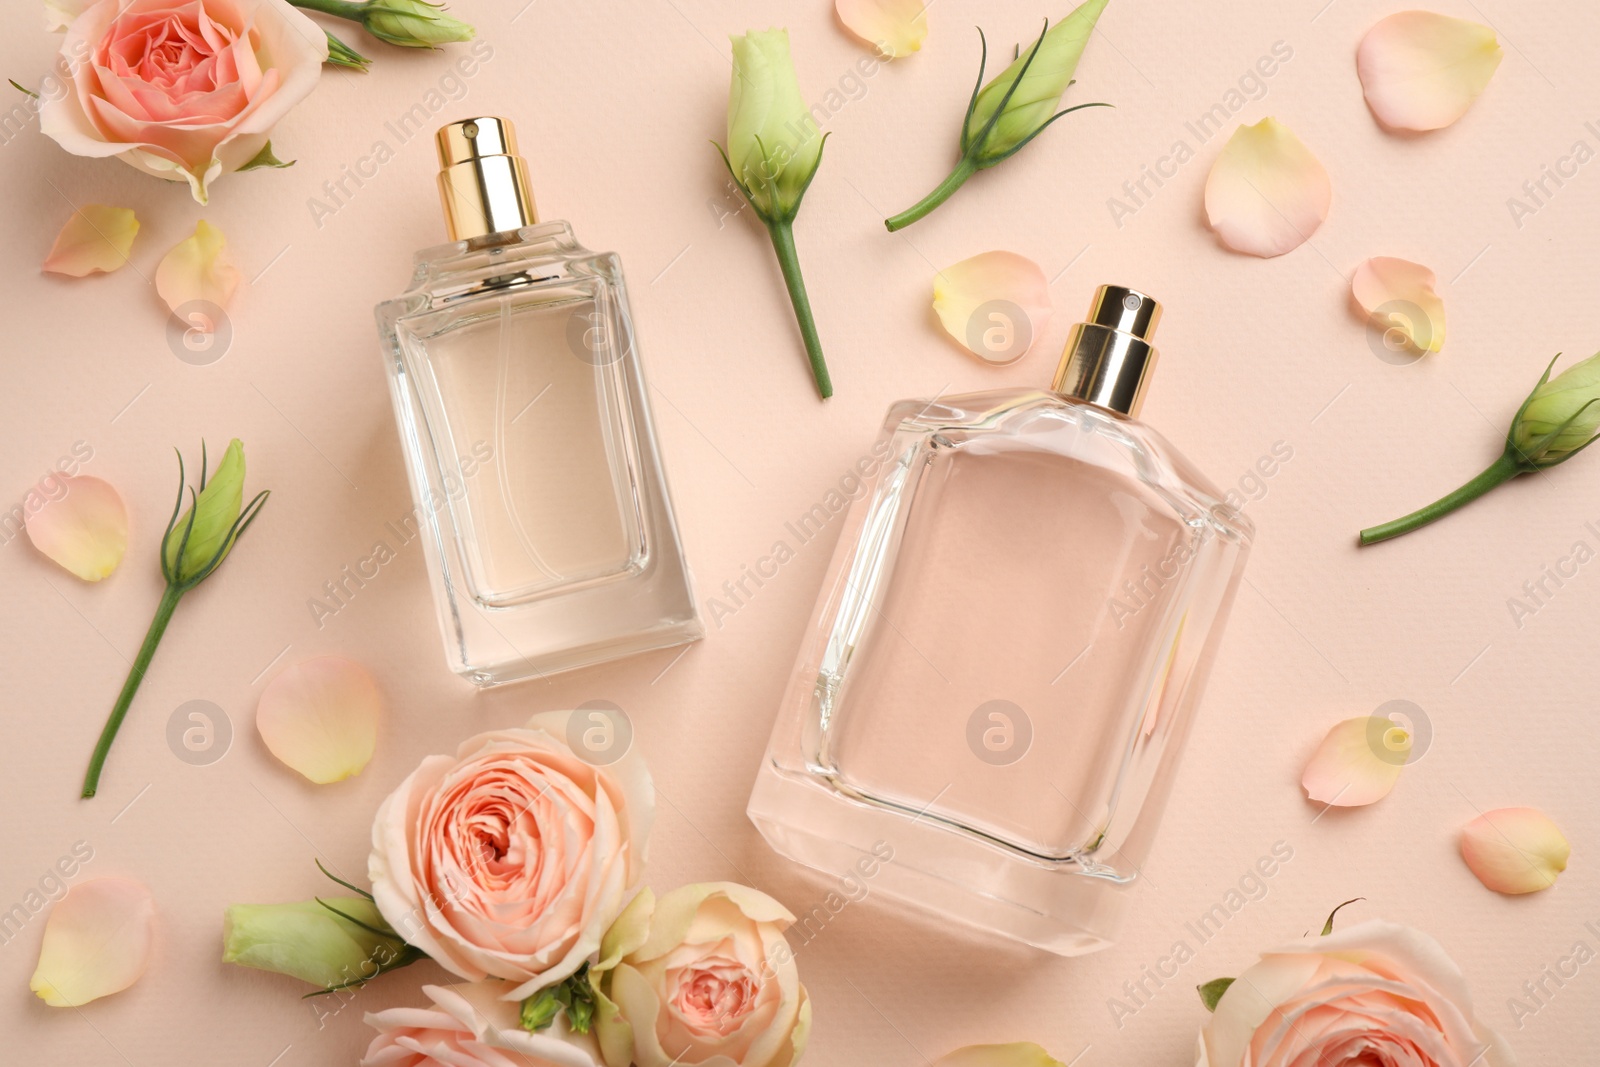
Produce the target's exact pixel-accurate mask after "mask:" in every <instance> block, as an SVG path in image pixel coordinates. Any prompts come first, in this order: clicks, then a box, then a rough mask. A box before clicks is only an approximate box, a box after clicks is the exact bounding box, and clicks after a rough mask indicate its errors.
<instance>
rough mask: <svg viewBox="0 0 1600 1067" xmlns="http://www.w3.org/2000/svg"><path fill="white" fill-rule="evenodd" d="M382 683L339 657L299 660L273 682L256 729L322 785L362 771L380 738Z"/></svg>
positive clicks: (274, 750)
mask: <svg viewBox="0 0 1600 1067" xmlns="http://www.w3.org/2000/svg"><path fill="white" fill-rule="evenodd" d="M381 705H382V700H381V698H380V697H379V695H378V685H377V683H376V682H374V681H373V680H372V675H370V674H368V673H367V671H366V668H364V667H362V666H361V665H360V664H359V663H352V662H351V661H350V660H347V659H341V658H339V657H338V656H322V657H319V658H317V659H310V660H306V661H305V662H304V663H296V664H294V665H293V666H291V667H287V668H285V669H284V670H282V671H280V672H279V673H278V676H277V677H276V678H274V679H272V681H271V682H269V683H267V688H266V690H265V691H264V692H263V693H262V694H261V701H260V703H258V704H257V705H256V729H258V730H260V731H261V739H262V740H263V741H265V742H266V743H267V748H268V749H269V750H271V752H272V754H273V755H274V756H276V757H278V759H279V760H281V761H282V762H283V763H284V764H286V765H287V766H289V767H291V768H293V769H294V770H296V771H299V772H300V773H301V774H303V775H305V776H306V777H307V778H309V779H311V780H312V781H313V782H316V783H317V784H318V785H326V784H328V783H329V782H338V781H342V780H344V779H346V778H349V777H350V776H352V775H356V774H360V773H361V770H362V768H364V767H365V766H366V765H367V761H368V760H370V759H371V758H372V750H373V749H374V748H375V747H376V746H377V743H378V709H379V707H380V706H381Z"/></svg>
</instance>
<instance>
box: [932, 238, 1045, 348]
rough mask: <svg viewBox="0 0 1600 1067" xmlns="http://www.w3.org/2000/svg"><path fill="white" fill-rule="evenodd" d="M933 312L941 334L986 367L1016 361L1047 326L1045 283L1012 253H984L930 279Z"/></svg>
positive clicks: (1041, 274)
mask: <svg viewBox="0 0 1600 1067" xmlns="http://www.w3.org/2000/svg"><path fill="white" fill-rule="evenodd" d="M933 310H934V311H935V312H936V313H937V314H938V316H939V322H940V323H941V324H942V325H943V326H944V328H945V332H946V333H948V334H949V335H950V336H951V337H953V338H955V339H956V341H957V342H958V343H960V344H961V345H962V346H963V347H964V348H966V349H967V351H969V352H971V353H972V354H973V355H975V356H977V357H978V358H979V359H981V360H983V361H984V362H986V363H992V364H996V365H1003V364H1006V363H1013V362H1015V361H1016V360H1019V359H1021V358H1022V356H1023V355H1024V354H1025V353H1026V352H1027V351H1028V349H1029V348H1030V347H1031V346H1032V345H1033V342H1034V341H1036V340H1038V338H1039V336H1040V334H1042V333H1044V329H1045V326H1046V325H1047V324H1048V323H1049V321H1050V310H1051V308H1050V283H1049V282H1048V281H1047V280H1046V279H1045V276H1044V271H1042V270H1040V269H1039V264H1037V263H1035V262H1034V261H1033V260H1031V259H1029V258H1027V257H1026V256H1019V255H1017V254H1016V253H1015V252H984V253H982V254H980V255H976V256H973V257H972V258H971V259H964V260H962V261H961V262H960V263H957V264H955V265H954V266H950V267H946V268H945V269H944V270H942V271H940V272H939V273H938V274H936V275H934V279H933Z"/></svg>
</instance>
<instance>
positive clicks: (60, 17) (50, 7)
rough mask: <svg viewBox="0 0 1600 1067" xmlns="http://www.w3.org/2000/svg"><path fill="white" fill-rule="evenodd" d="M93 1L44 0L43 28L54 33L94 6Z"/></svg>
mask: <svg viewBox="0 0 1600 1067" xmlns="http://www.w3.org/2000/svg"><path fill="white" fill-rule="evenodd" d="M94 2H95V0H44V28H45V30H47V31H48V32H50V33H56V32H58V31H60V30H64V29H66V28H67V27H68V26H70V25H72V21H73V19H76V18H77V17H78V16H79V15H81V14H83V13H84V11H86V10H87V9H88V8H90V7H92V6H93V5H94Z"/></svg>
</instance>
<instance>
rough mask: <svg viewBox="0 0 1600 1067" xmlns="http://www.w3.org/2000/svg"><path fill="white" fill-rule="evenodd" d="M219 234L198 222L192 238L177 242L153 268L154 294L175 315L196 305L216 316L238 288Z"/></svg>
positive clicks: (204, 223) (207, 223) (234, 270)
mask: <svg viewBox="0 0 1600 1067" xmlns="http://www.w3.org/2000/svg"><path fill="white" fill-rule="evenodd" d="M224 243H225V239H224V238H223V236H222V231H221V230H219V229H217V228H216V227H215V226H213V225H211V224H210V223H209V222H207V221H205V220H204V219H201V220H200V222H199V223H198V224H196V226H195V228H194V235H193V236H192V237H189V238H188V239H187V240H184V241H180V242H179V243H178V244H177V245H176V246H175V247H174V248H173V249H172V251H170V252H168V253H167V254H166V255H165V256H163V257H162V259H161V264H160V266H158V267H156V292H158V293H160V294H161V299H162V300H165V301H166V302H167V307H169V308H171V309H172V310H173V311H174V312H176V311H177V310H178V309H179V308H181V307H183V306H184V305H185V304H190V303H195V302H200V303H203V304H205V305H208V310H210V311H211V312H213V313H215V314H220V313H221V312H222V311H223V310H224V309H226V308H227V306H228V304H229V303H230V302H231V301H232V300H233V294H234V291H235V290H237V289H238V288H239V272H238V270H237V269H235V268H234V267H233V265H232V264H230V263H229V262H228V261H227V258H226V256H225V255H224V254H223V245H224Z"/></svg>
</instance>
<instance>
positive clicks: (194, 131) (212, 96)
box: [39, 0, 328, 204]
mask: <svg viewBox="0 0 1600 1067" xmlns="http://www.w3.org/2000/svg"><path fill="white" fill-rule="evenodd" d="M327 58H328V37H327V34H325V33H324V32H323V31H322V29H321V27H319V26H318V25H317V24H316V23H315V22H312V21H311V20H310V19H309V18H307V17H306V16H305V15H304V14H302V13H301V12H300V11H299V10H298V9H297V8H295V7H293V6H291V5H290V4H289V3H287V0H99V2H98V3H95V4H93V5H92V6H90V7H88V8H87V9H86V10H84V11H83V13H82V14H80V15H78V16H77V18H75V19H73V21H72V23H71V25H70V26H69V27H68V28H67V35H66V40H65V42H64V43H63V44H62V46H61V66H62V68H63V69H64V71H65V74H66V77H67V81H68V84H67V85H66V86H65V87H64V91H62V92H58V93H47V94H45V96H46V98H45V101H44V103H43V105H42V107H41V109H40V118H39V123H40V128H41V129H43V130H44V132H45V133H47V134H49V135H50V136H51V137H54V138H55V139H56V140H57V141H58V142H60V144H61V147H63V148H65V149H66V150H67V151H69V152H72V153H75V154H77V155H80V156H95V157H103V156H117V157H119V158H121V159H122V160H124V161H125V162H127V163H130V164H132V165H133V166H135V167H137V168H139V169H140V170H142V171H144V172H145V173H146V174H153V175H155V176H156V177H158V178H166V179H168V180H169V181H187V182H188V183H189V185H190V188H191V190H192V191H193V192H194V197H195V199H196V200H198V201H200V202H201V203H202V204H203V203H205V202H206V199H207V197H208V195H209V187H210V184H211V182H212V181H214V180H215V179H216V177H217V176H218V175H219V174H223V173H226V172H230V171H236V170H238V169H240V168H241V167H243V166H244V165H245V164H247V163H249V162H250V161H251V160H253V159H255V158H256V156H257V155H259V154H260V152H261V150H262V149H263V148H265V147H266V145H267V140H268V138H270V137H271V135H272V128H273V126H275V125H277V123H278V120H279V119H281V118H283V117H284V116H285V115H286V114H288V113H289V109H290V108H292V107H294V105H295V104H298V103H299V102H300V101H301V100H304V99H305V98H306V96H307V95H308V94H310V92H311V90H312V89H315V88H316V86H317V79H318V78H319V77H321V75H322V63H323V60H325V59H327Z"/></svg>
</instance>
